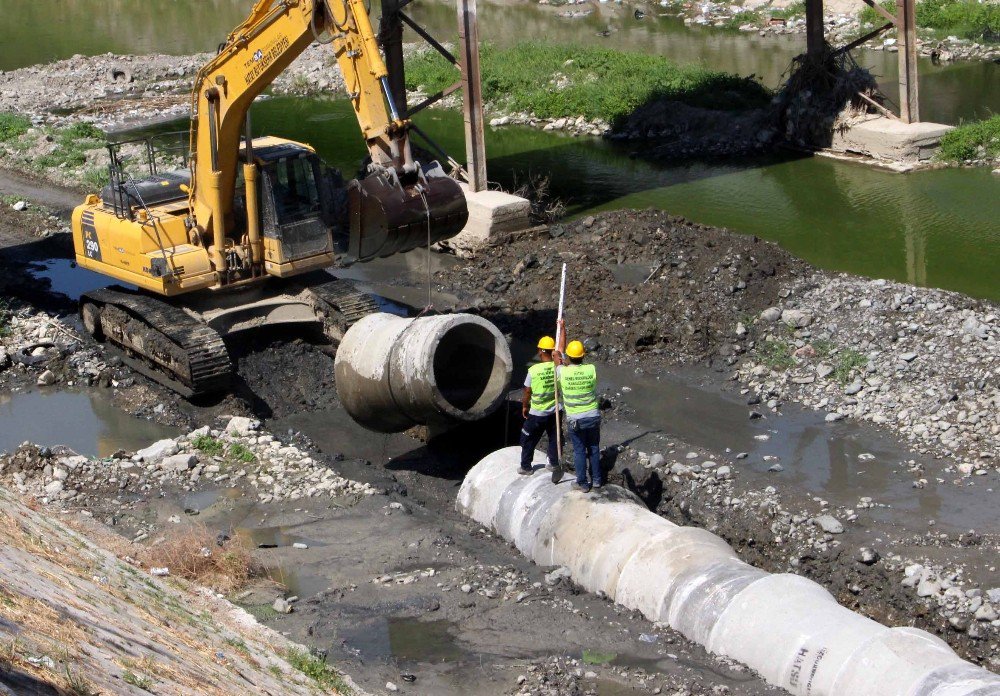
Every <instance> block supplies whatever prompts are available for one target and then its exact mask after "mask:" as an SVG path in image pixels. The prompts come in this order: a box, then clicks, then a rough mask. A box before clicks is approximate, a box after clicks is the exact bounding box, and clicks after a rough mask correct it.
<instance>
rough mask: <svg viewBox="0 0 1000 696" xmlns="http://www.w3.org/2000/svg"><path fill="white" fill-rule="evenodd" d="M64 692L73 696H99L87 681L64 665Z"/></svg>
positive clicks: (99, 693)
mask: <svg viewBox="0 0 1000 696" xmlns="http://www.w3.org/2000/svg"><path fill="white" fill-rule="evenodd" d="M66 690H67V691H68V692H69V693H71V694H72V695H73V696H101V692H100V691H96V690H95V689H94V687H93V685H91V683H90V682H89V681H87V679H86V678H85V677H83V676H81V675H80V674H79V673H78V672H74V671H72V670H70V668H69V665H66Z"/></svg>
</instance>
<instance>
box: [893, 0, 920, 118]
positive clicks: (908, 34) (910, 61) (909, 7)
mask: <svg viewBox="0 0 1000 696" xmlns="http://www.w3.org/2000/svg"><path fill="white" fill-rule="evenodd" d="M897 6H898V8H899V10H898V14H897V16H896V37H897V43H898V44H899V117H900V119H901V120H902V121H903V123H916V122H917V121H919V120H920V103H919V101H918V94H917V92H918V89H917V88H918V76H917V17H916V0H898V2H897Z"/></svg>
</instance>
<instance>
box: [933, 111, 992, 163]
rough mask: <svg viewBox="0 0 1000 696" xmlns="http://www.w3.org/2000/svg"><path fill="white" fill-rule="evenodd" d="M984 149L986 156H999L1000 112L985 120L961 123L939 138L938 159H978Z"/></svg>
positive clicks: (957, 160)
mask: <svg viewBox="0 0 1000 696" xmlns="http://www.w3.org/2000/svg"><path fill="white" fill-rule="evenodd" d="M979 148H983V149H984V150H985V153H986V156H987V157H1000V114H998V115H996V116H994V117H993V118H988V119H986V120H985V121H974V122H972V123H963V124H962V125H960V126H958V127H957V128H955V130H952V131H948V132H947V133H945V134H944V137H942V138H941V149H940V150H939V151H938V157H939V158H940V159H943V160H946V161H949V162H961V161H964V160H971V159H978V158H980V157H982V156H983V155H982V154H981V153H980V149H979Z"/></svg>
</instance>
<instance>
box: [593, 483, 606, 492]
mask: <svg viewBox="0 0 1000 696" xmlns="http://www.w3.org/2000/svg"><path fill="white" fill-rule="evenodd" d="M602 488H604V482H603V481H602V482H600V483H595V484H594V490H595V491H599V490H601V489H602Z"/></svg>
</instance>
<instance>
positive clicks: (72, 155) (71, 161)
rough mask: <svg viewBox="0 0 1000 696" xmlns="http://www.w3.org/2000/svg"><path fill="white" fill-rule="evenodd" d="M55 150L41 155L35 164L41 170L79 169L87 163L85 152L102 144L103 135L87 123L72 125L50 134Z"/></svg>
mask: <svg viewBox="0 0 1000 696" xmlns="http://www.w3.org/2000/svg"><path fill="white" fill-rule="evenodd" d="M51 135H52V136H53V138H54V140H55V143H56V147H55V149H54V150H53V151H52V152H50V153H49V154H47V155H42V156H41V157H39V158H38V159H37V160H36V162H37V164H38V166H39V167H41V168H42V169H56V168H60V167H73V168H75V167H81V166H83V165H84V164H86V162H87V152H88V151H89V150H93V149H95V148H97V147H99V146H100V145H101V144H103V143H104V141H105V138H104V133H103V132H102V131H101V130H100V129H98V128H96V127H95V126H93V125H91V124H89V123H74V124H73V125H72V126H69V127H68V128H61V129H58V130H56V131H53V132H52V134H51Z"/></svg>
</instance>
